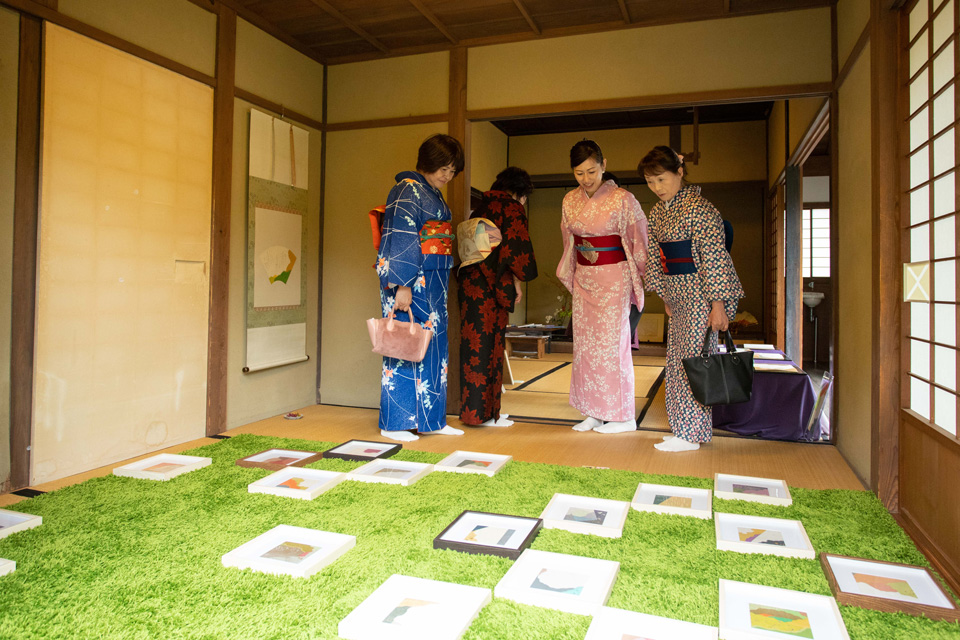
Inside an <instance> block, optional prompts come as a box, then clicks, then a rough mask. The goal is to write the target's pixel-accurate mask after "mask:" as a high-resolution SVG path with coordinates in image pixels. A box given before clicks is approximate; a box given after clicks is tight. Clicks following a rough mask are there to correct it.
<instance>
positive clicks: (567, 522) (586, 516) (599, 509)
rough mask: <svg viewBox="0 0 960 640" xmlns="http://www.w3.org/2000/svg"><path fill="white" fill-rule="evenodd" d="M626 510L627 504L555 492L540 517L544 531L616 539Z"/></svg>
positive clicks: (619, 534) (621, 533) (627, 508)
mask: <svg viewBox="0 0 960 640" xmlns="http://www.w3.org/2000/svg"><path fill="white" fill-rule="evenodd" d="M629 510H630V503H629V502H621V501H619V500H604V499H602V498H588V497H585V496H571V495H567V494H565V493H555V494H553V498H551V499H550V503H549V504H547V507H546V508H545V509H544V510H543V513H541V514H540V517H541V518H543V526H544V527H546V528H547V529H565V530H567V531H571V532H573V533H588V534H591V535H595V536H603V537H604V538H619V537H620V536H622V535H623V523H624V522H625V521H626V519H627V511H629Z"/></svg>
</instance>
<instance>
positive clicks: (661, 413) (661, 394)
mask: <svg viewBox="0 0 960 640" xmlns="http://www.w3.org/2000/svg"><path fill="white" fill-rule="evenodd" d="M666 394H667V385H666V384H662V383H661V384H660V388H659V389H657V394H656V395H655V396H653V402H651V403H650V406H649V407H647V412H646V413H645V414H644V415H643V419H642V420H641V421H640V423H639V425H638V426H639V427H640V428H641V429H649V430H651V431H670V422H669V421H668V420H667V403H666Z"/></svg>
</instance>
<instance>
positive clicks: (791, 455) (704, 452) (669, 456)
mask: <svg viewBox="0 0 960 640" xmlns="http://www.w3.org/2000/svg"><path fill="white" fill-rule="evenodd" d="M300 413H302V414H303V418H302V419H301V420H285V419H283V418H282V417H280V416H277V417H274V418H267V419H265V420H260V421H259V422H253V423H251V424H248V425H245V426H242V427H237V428H235V429H230V430H229V431H227V432H226V433H225V434H224V435H227V436H233V435H237V434H240V433H253V434H258V435H265V436H282V437H289V438H302V439H305V440H320V441H325V442H344V441H346V440H351V439H368V440H381V439H382V438H381V436H380V432H379V431H378V430H377V411H376V410H375V409H356V408H351V407H336V406H330V405H313V406H308V407H304V408H303V409H301V410H300ZM450 424H451V425H453V426H457V427H463V428H464V429H465V430H466V432H465V433H464V435H462V436H438V435H434V436H423V437H421V438H420V439H419V440H417V441H416V442H412V443H405V444H404V447H406V448H408V449H414V450H417V451H432V452H435V453H449V452H452V451H456V450H458V449H461V450H465V451H482V452H485V453H506V454H510V455H512V456H513V457H514V459H515V460H522V461H524V462H544V463H549V464H561V465H567V466H574V467H578V466H591V467H601V468H610V469H626V470H630V471H643V472H645V473H656V474H671V475H687V476H698V477H702V478H712V477H713V474H714V473H717V472H720V473H733V474H738V475H749V476H761V477H769V478H781V479H783V480H786V482H787V484H788V485H790V486H794V487H804V488H808V489H863V485H862V484H861V483H860V481H859V480H858V479H857V477H856V475H854V473H853V471H852V470H851V469H850V466H849V465H848V464H847V463H846V461H845V460H844V459H843V458H842V457H841V455H840V453H839V452H838V451H837V449H836V447H833V446H831V445H826V444H805V443H795V442H773V441H760V440H752V439H744V438H714V439H713V442H712V443H710V444H708V445H705V446H702V447H701V448H700V450H699V451H693V452H688V453H663V452H660V451H657V450H656V449H654V448H653V445H654V443H656V442H659V441H660V439H661V436H662V434H660V433H656V432H649V431H634V432H630V433H621V434H611V435H603V434H598V433H594V432H592V431H591V432H587V433H579V432H576V431H573V430H572V429H570V427H569V426H565V425H563V426H558V425H549V424H534V423H526V422H524V423H517V424H515V425H514V426H512V427H508V428H494V427H486V428H476V427H465V426H464V425H461V424H460V422H459V420H457V419H456V418H454V417H452V416H451V417H450ZM214 442H216V440H215V439H212V438H200V439H199V440H193V441H191V442H185V443H183V444H180V445H177V446H175V447H170V448H168V449H165V450H164V451H165V452H169V453H177V452H179V451H184V450H186V449H192V448H194V447H198V446H202V445H205V444H211V443H214ZM155 453H159V452H154V453H153V454H149V455H154V454H155ZM145 457H147V456H146V455H144V456H140V457H137V458H131V459H130V460H126V461H123V462H117V463H116V464H112V465H109V466H107V467H102V468H100V469H94V470H92V471H88V472H86V473H82V474H77V475H74V476H69V477H67V478H63V479H61V480H56V481H53V482H46V483H44V484H41V485H37V486H35V487H31V488H33V489H37V490H39V491H54V490H56V489H59V488H61V487H64V486H68V485H71V484H76V483H79V482H83V481H84V480H87V479H89V478H94V477H99V476H104V475H108V474H110V473H111V472H112V471H113V468H114V467H118V466H120V465H122V464H126V463H128V462H132V461H134V460H139V459H141V458H145ZM24 499H25V498H21V497H19V496H15V495H12V494H4V495H0V506H4V505H10V504H13V503H15V502H19V501H20V500H24Z"/></svg>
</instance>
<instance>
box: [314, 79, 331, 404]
mask: <svg viewBox="0 0 960 640" xmlns="http://www.w3.org/2000/svg"><path fill="white" fill-rule="evenodd" d="M328 69H329V67H327V66H326V65H324V67H323V104H322V105H321V108H320V109H321V111H320V113H321V116H320V117H321V118H322V121H321V123H320V124H321V125H322V127H321V128H320V221H319V224H320V238H319V240H318V241H317V244H318V245H319V247H320V254H319V258H318V259H317V283H318V284H317V378H316V385H315V389H314V390H315V391H316V398H317V404H320V400H321V399H320V381H321V373H322V367H321V366H320V365H321V363H322V362H323V218H324V212H325V208H326V200H327V71H328Z"/></svg>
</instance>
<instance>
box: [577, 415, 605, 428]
mask: <svg viewBox="0 0 960 640" xmlns="http://www.w3.org/2000/svg"><path fill="white" fill-rule="evenodd" d="M600 426H603V420H597V419H596V418H591V417H589V416H588V417H587V419H586V420H584V421H583V422H578V423H577V424H575V425H573V430H574V431H590V430H591V429H596V428H597V427H600Z"/></svg>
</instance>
